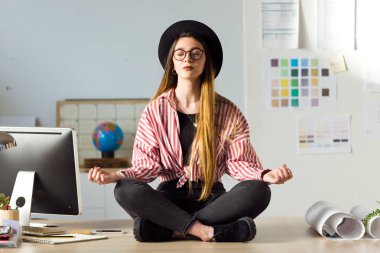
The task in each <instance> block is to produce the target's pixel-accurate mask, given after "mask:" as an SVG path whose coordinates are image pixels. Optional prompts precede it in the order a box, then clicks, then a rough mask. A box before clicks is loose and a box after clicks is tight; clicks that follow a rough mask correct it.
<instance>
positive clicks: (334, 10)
mask: <svg viewBox="0 0 380 253" xmlns="http://www.w3.org/2000/svg"><path fill="white" fill-rule="evenodd" d="M355 8H356V5H355V0H318V21H317V22H318V48H321V49H338V50H353V49H355V23H356V20H355Z"/></svg>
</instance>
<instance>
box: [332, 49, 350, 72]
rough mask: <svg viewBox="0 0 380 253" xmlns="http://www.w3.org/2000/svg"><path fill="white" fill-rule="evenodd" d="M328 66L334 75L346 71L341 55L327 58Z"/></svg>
mask: <svg viewBox="0 0 380 253" xmlns="http://www.w3.org/2000/svg"><path fill="white" fill-rule="evenodd" d="M329 66H330V69H331V71H332V72H333V73H334V74H336V73H340V72H346V71H347V66H346V61H345V60H344V56H343V55H342V54H340V55H333V56H331V57H330V58H329Z"/></svg>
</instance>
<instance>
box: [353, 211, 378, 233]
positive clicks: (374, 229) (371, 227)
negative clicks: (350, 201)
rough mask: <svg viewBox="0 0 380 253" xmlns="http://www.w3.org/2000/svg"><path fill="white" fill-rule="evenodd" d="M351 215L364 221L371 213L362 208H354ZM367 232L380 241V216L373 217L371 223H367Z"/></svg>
mask: <svg viewBox="0 0 380 253" xmlns="http://www.w3.org/2000/svg"><path fill="white" fill-rule="evenodd" d="M350 213H351V214H352V215H353V216H355V217H356V218H358V219H359V220H363V219H364V218H365V217H366V216H367V215H368V214H369V213H371V212H370V211H368V210H366V209H365V208H364V207H362V206H359V205H357V206H354V207H353V208H352V209H351V211H350ZM365 231H366V233H367V234H368V235H370V236H371V237H373V238H375V239H380V216H379V215H377V216H373V217H372V218H371V219H369V221H368V222H367V226H366V227H365Z"/></svg>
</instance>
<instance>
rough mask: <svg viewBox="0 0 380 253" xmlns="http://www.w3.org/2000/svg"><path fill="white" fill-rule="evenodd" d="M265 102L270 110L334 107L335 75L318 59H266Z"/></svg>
mask: <svg viewBox="0 0 380 253" xmlns="http://www.w3.org/2000/svg"><path fill="white" fill-rule="evenodd" d="M266 66H267V67H266V70H267V76H266V81H265V84H266V93H267V100H266V102H267V105H268V107H269V108H272V109H281V108H305V107H322V106H334V105H335V103H336V77H335V75H332V74H331V73H330V70H329V68H328V64H327V63H325V62H324V60H323V59H321V58H307V57H290V58H288V57H271V58H269V61H267V62H266Z"/></svg>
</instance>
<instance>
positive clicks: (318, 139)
mask: <svg viewBox="0 0 380 253" xmlns="http://www.w3.org/2000/svg"><path fill="white" fill-rule="evenodd" d="M350 119H351V117H350V115H339V116H320V117H312V116H303V117H301V116H300V117H298V136H297V151H298V154H324V153H325V154H326V153H350V152H351V134H350V132H351V130H350V125H351V120H350Z"/></svg>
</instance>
